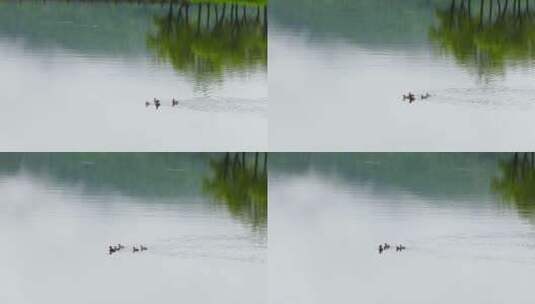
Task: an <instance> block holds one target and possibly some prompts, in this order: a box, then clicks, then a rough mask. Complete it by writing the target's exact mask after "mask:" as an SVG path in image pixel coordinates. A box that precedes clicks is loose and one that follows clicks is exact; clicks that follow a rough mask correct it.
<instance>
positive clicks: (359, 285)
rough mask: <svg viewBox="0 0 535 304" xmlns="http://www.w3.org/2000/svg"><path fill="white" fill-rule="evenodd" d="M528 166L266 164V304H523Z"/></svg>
mask: <svg viewBox="0 0 535 304" xmlns="http://www.w3.org/2000/svg"><path fill="white" fill-rule="evenodd" d="M534 160H535V159H534V158H533V155H528V154H519V155H517V157H516V158H515V156H514V155H512V154H504V155H495V154H343V153H341V154H334V153H333V154H277V155H272V157H271V159H270V176H269V199H270V201H269V203H270V206H269V208H270V209H269V212H270V213H269V240H270V241H269V256H268V259H269V273H270V276H269V283H268V285H269V288H270V289H269V294H270V296H271V298H270V303H277V304H280V303H292V304H295V303H307V304H309V303H378V304H379V303H481V304H483V303H531V302H533V295H532V286H531V283H530V278H531V277H532V274H533V271H535V266H534V265H535V226H534V225H535V194H534V192H533V189H535V166H534ZM384 242H389V243H391V244H403V245H405V246H406V247H407V249H406V250H405V251H402V252H401V253H400V252H396V251H395V250H394V249H389V250H387V251H385V252H383V253H382V254H379V253H378V246H379V244H381V243H384ZM288 286H291V288H288Z"/></svg>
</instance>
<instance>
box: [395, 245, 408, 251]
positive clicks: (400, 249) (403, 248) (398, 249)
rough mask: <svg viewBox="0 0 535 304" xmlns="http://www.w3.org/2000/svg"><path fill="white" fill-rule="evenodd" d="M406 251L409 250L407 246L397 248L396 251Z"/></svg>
mask: <svg viewBox="0 0 535 304" xmlns="http://www.w3.org/2000/svg"><path fill="white" fill-rule="evenodd" d="M405 249H407V248H406V247H405V246H403V245H398V246H396V251H402V250H405Z"/></svg>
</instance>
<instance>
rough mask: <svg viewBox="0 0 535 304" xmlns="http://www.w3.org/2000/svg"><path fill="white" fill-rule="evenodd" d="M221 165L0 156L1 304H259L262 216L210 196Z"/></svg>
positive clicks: (180, 159)
mask: <svg viewBox="0 0 535 304" xmlns="http://www.w3.org/2000/svg"><path fill="white" fill-rule="evenodd" d="M223 157H224V156H223V155H217V154H213V155H199V154H180V155H176V154H168V155H166V154H119V155H116V154H91V153H89V154H88V153H85V154H56V155H50V154H14V155H10V154H3V155H0V165H1V166H0V197H2V199H1V201H0V231H1V233H0V242H1V243H2V244H3V245H4V246H3V249H2V250H1V251H0V268H1V269H2V271H1V272H0V283H1V284H2V286H3V287H2V292H1V293H0V302H2V303H14V304H15V303H17V304H18V303H20V304H22V303H36V302H39V303H147V302H154V303H177V302H184V303H265V299H266V265H265V260H266V256H265V255H266V247H267V236H266V220H265V216H260V217H255V216H254V215H251V214H249V213H247V212H245V211H246V210H247V209H248V208H249V206H250V205H251V204H254V202H253V201H248V200H246V201H241V202H239V205H238V206H241V208H242V209H240V208H236V202H234V204H233V205H229V203H228V202H227V201H225V200H224V199H222V198H221V197H217V196H214V194H213V192H212V190H210V189H211V186H210V185H212V184H213V183H216V184H220V183H223V184H225V181H222V180H219V179H218V178H216V177H215V176H216V175H215V173H214V172H213V168H214V167H213V164H214V163H216V162H218V161H220V160H221V159H223ZM229 180H230V179H229ZM264 182H265V180H264ZM264 189H265V184H264ZM244 191H250V190H247V189H245V190H244ZM246 197H247V196H246ZM117 243H122V244H123V245H126V247H127V248H126V249H123V250H122V251H119V252H118V253H115V254H112V255H109V254H108V246H109V245H112V244H117ZM139 244H144V245H145V246H147V247H148V250H147V251H144V252H142V253H132V246H138V245H139Z"/></svg>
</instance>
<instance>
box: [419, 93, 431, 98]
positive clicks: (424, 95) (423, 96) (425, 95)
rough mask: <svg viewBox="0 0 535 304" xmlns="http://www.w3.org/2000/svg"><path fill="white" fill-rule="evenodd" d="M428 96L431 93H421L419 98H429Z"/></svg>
mask: <svg viewBox="0 0 535 304" xmlns="http://www.w3.org/2000/svg"><path fill="white" fill-rule="evenodd" d="M429 97H431V94H429V93H425V94H423V95H420V98H421V99H427V98H429Z"/></svg>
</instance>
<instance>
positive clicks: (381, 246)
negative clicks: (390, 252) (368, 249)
mask: <svg viewBox="0 0 535 304" xmlns="http://www.w3.org/2000/svg"><path fill="white" fill-rule="evenodd" d="M383 250H384V248H383V245H382V244H381V245H379V254H381V253H383Z"/></svg>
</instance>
